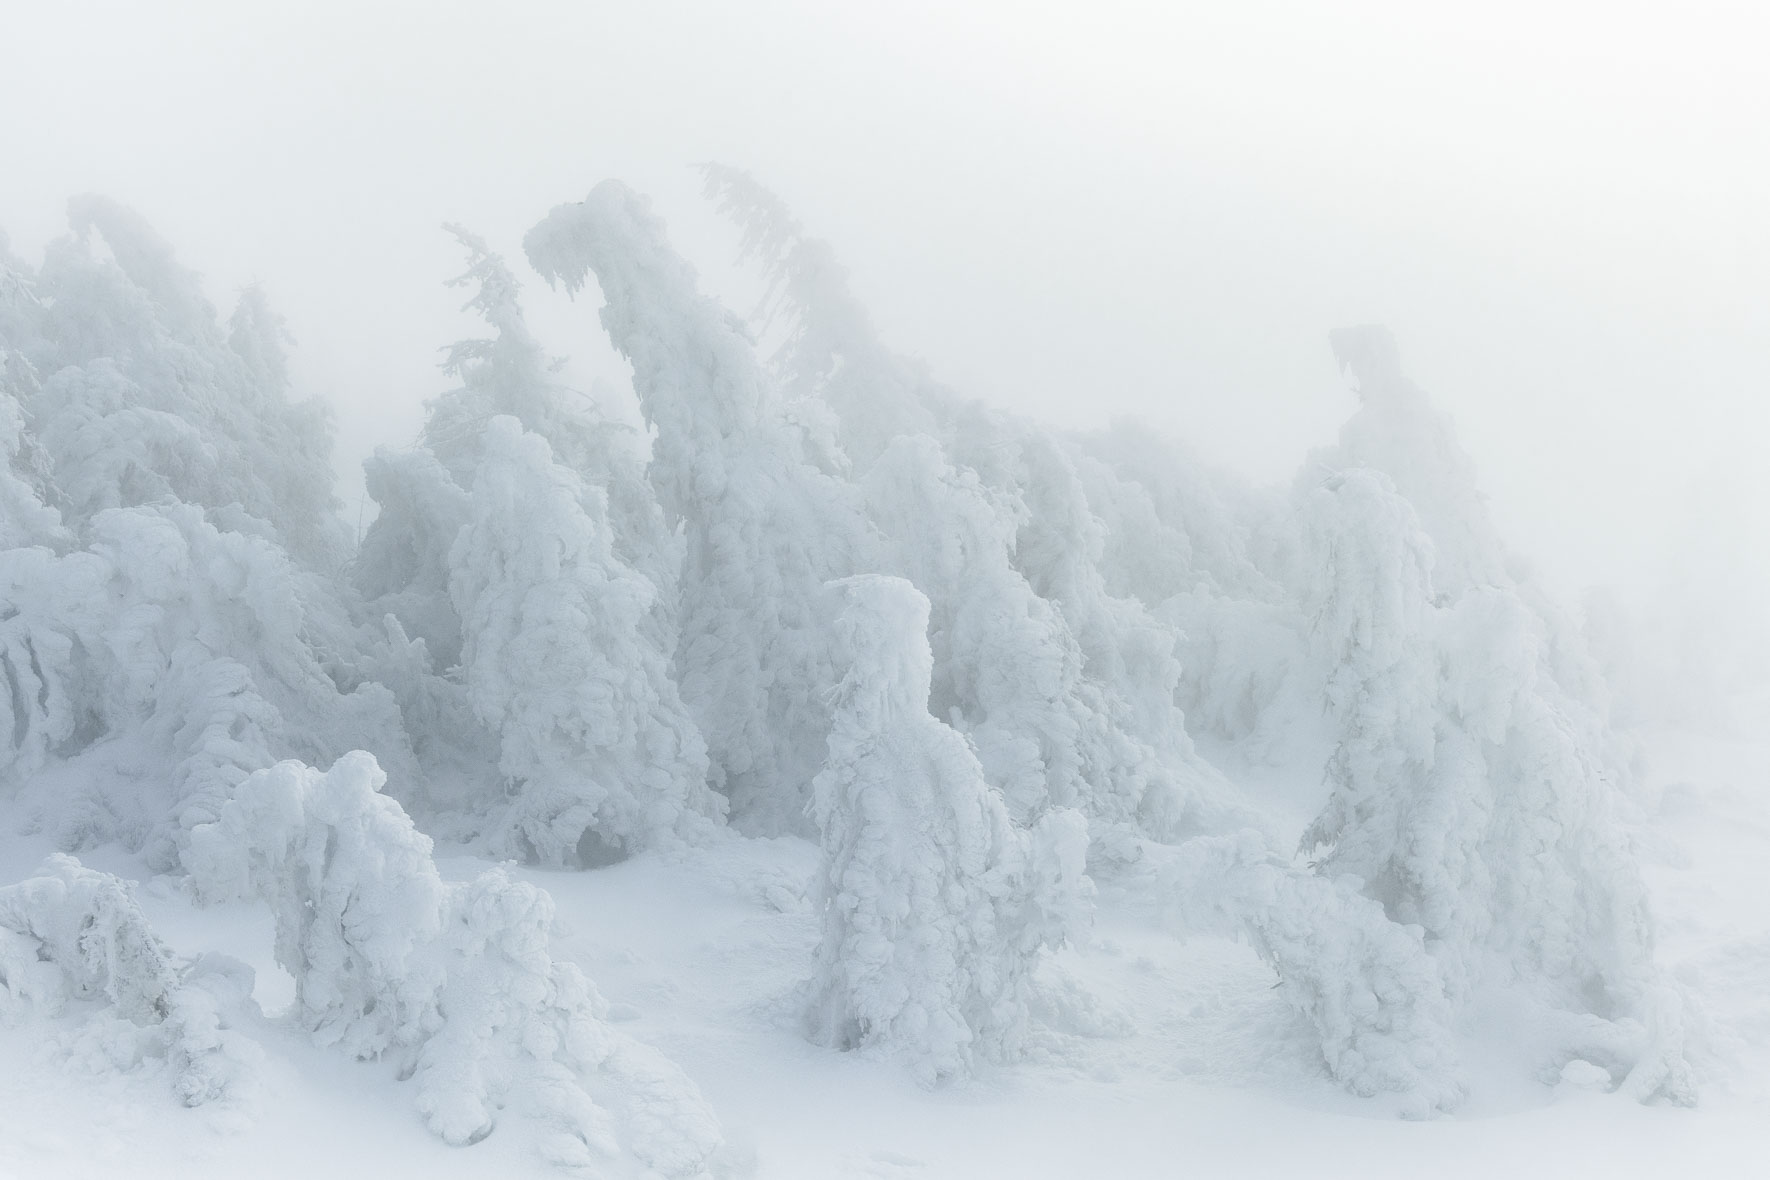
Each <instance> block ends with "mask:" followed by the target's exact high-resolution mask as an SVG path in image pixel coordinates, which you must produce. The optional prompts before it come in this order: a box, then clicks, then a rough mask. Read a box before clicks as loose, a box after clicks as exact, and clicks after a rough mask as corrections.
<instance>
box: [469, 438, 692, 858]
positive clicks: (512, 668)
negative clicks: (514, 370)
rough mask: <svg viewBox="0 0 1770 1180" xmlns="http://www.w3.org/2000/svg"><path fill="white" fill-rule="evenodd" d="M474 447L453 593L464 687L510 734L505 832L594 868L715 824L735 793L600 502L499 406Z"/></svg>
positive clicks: (644, 584)
mask: <svg viewBox="0 0 1770 1180" xmlns="http://www.w3.org/2000/svg"><path fill="white" fill-rule="evenodd" d="M479 448H480V455H481V457H480V462H479V467H478V470H477V472H476V474H475V475H474V478H473V497H472V499H473V504H472V510H471V511H472V516H471V519H470V521H469V523H468V525H467V527H466V528H465V529H463V530H462V532H461V534H460V536H459V537H458V538H457V540H456V542H455V546H454V549H453V551H452V552H451V554H450V566H451V569H452V573H451V575H450V592H451V596H452V597H453V599H454V603H455V609H456V611H457V613H458V614H459V616H460V618H461V621H462V629H463V633H464V635H465V636H466V641H465V643H464V644H463V647H462V653H461V662H462V670H463V673H464V676H465V683H466V685H467V690H468V695H469V698H470V700H471V701H472V704H473V708H474V711H475V712H476V713H477V714H478V715H479V717H480V719H481V720H482V721H484V722H485V724H486V725H488V726H489V727H491V728H492V730H493V731H494V732H496V733H498V734H499V736H500V743H501V749H502V753H501V756H500V758H499V767H500V769H501V770H502V772H503V775H504V778H505V781H506V783H507V784H508V790H509V792H510V795H511V798H510V802H509V805H508V808H507V810H506V812H505V814H504V815H503V817H502V818H501V819H500V821H499V825H500V827H501V828H502V829H503V830H504V831H505V832H506V833H507V835H506V837H505V839H506V840H508V841H509V843H511V844H512V845H513V846H515V847H516V848H518V849H520V850H521V851H524V852H526V853H528V854H529V855H530V856H531V857H533V858H537V859H540V860H542V861H546V862H549V863H553V864H582V865H586V866H595V865H599V864H606V863H608V862H609V861H610V860H613V859H619V858H620V857H622V856H624V855H626V854H628V853H630V852H632V851H634V850H636V849H638V848H643V847H646V846H648V845H652V844H655V843H657V842H658V841H659V840H661V839H668V838H674V837H680V836H683V835H687V834H689V833H691V832H693V831H695V830H697V826H698V827H705V826H706V821H707V820H709V819H711V818H714V817H717V816H719V815H721V814H722V813H723V810H724V808H723V802H724V801H723V800H722V799H719V798H718V797H717V796H715V795H713V793H712V792H711V791H710V790H708V788H707V786H706V778H707V755H706V750H705V747H704V745H703V744H702V742H701V737H700V733H699V731H698V730H697V729H696V728H695V725H694V722H693V721H692V720H690V718H689V716H688V713H687V711H686V710H685V709H684V707H683V705H682V701H681V698H680V697H679V696H678V695H677V691H676V685H675V683H674V682H673V681H672V680H671V679H670V675H669V671H670V669H669V653H668V652H666V651H662V650H660V649H659V648H657V647H656V646H655V645H654V644H653V643H652V634H653V633H652V632H651V631H650V630H648V628H647V627H646V621H647V619H648V618H649V617H650V614H651V610H652V602H653V599H654V597H655V596H656V594H657V590H656V589H655V588H654V587H653V586H652V584H651V583H650V582H649V581H647V580H646V579H645V578H643V577H642V576H640V575H639V574H637V573H635V572H634V571H633V570H631V569H630V568H628V567H627V566H625V565H624V564H622V563H621V561H620V559H619V558H618V557H617V556H616V555H615V552H614V545H613V535H612V530H611V529H610V527H609V523H608V517H607V514H606V512H605V511H603V504H602V501H601V499H600V498H599V497H598V496H597V495H596V494H595V490H594V489H586V488H585V487H584V486H583V484H582V483H581V481H580V480H579V479H578V478H577V477H576V476H575V475H573V474H572V473H571V472H570V471H568V470H566V469H565V468H564V467H562V466H560V465H559V464H557V463H555V462H554V459H553V453H552V451H551V450H550V449H549V448H548V446H547V443H546V441H545V440H544V439H542V438H540V437H539V436H538V435H534V434H530V433H527V432H525V431H524V430H523V429H522V427H521V426H520V425H519V424H518V423H517V421H516V420H515V419H514V418H510V417H498V418H494V419H493V420H492V421H491V422H490V423H489V424H488V425H487V426H486V427H485V429H484V430H483V431H482V433H481V436H480V440H479Z"/></svg>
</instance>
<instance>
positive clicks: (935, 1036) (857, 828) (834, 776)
mask: <svg viewBox="0 0 1770 1180" xmlns="http://www.w3.org/2000/svg"><path fill="white" fill-rule="evenodd" d="M836 587H837V589H838V590H839V591H840V592H841V594H842V595H843V596H844V598H845V599H846V603H845V606H844V608H843V610H842V611H841V614H840V616H839V618H838V620H837V631H838V633H839V636H840V640H841V648H842V650H843V651H844V652H845V653H846V655H847V657H848V661H849V666H848V671H847V674H846V675H845V676H844V677H843V679H842V681H841V683H840V685H839V686H838V688H837V693H836V716H835V721H834V724H833V727H832V730H831V733H830V740H829V760H828V762H827V763H826V764H825V766H824V769H823V771H822V772H821V773H820V774H819V775H818V777H817V780H816V783H815V789H814V794H813V804H812V806H813V813H814V815H815V816H816V819H817V824H818V828H819V830H820V832H821V833H822V843H823V851H824V859H823V868H822V871H821V875H820V879H821V881H822V891H823V904H822V910H823V934H822V942H821V943H820V945H819V948H818V970H817V975H816V977H815V978H814V980H813V981H812V985H811V993H812V994H811V1004H810V1009H809V1014H808V1025H809V1029H810V1031H811V1034H812V1036H813V1037H814V1039H816V1040H818V1041H820V1042H822V1043H825V1044H831V1045H835V1046H837V1047H839V1048H843V1049H854V1048H863V1047H876V1048H877V1049H878V1050H880V1051H882V1052H884V1053H885V1054H886V1055H888V1056H890V1057H893V1058H895V1059H897V1060H899V1061H901V1062H903V1063H904V1064H906V1065H908V1066H909V1067H910V1068H911V1070H913V1071H914V1073H915V1075H916V1077H917V1078H918V1079H919V1080H920V1081H922V1082H923V1083H924V1084H927V1085H932V1084H934V1083H937V1082H939V1081H942V1080H944V1079H947V1078H951V1077H953V1076H956V1075H959V1074H963V1073H965V1072H966V1071H968V1070H969V1068H970V1067H971V1064H972V1062H973V1060H974V1058H977V1057H982V1058H985V1059H991V1060H1000V1059H1004V1058H1009V1057H1012V1056H1013V1055H1014V1054H1015V1053H1016V1052H1017V1051H1018V1050H1019V1048H1020V1045H1021V1042H1022V1040H1023V1038H1024V1036H1025V1033H1026V1026H1027V1019H1028V993H1029V989H1030V985H1031V975H1032V969H1033V967H1034V966H1035V965H1036V963H1037V962H1038V960H1039V957H1040V955H1041V952H1042V951H1044V950H1045V949H1046V948H1048V947H1055V946H1057V945H1060V944H1061V943H1062V942H1063V940H1064V939H1065V937H1066V936H1067V935H1068V933H1069V932H1070V931H1071V930H1072V929H1073V928H1074V927H1075V925H1076V923H1077V922H1078V921H1080V919H1081V918H1082V916H1083V914H1084V912H1085V906H1086V896H1087V883H1086V878H1085V877H1084V876H1083V875H1082V866H1083V861H1084V859H1085V853H1086V846H1087V834H1086V823H1085V821H1084V820H1083V818H1082V816H1081V815H1080V814H1079V813H1077V812H1075V811H1071V810H1052V811H1049V812H1047V813H1046V814H1045V816H1044V817H1043V818H1042V819H1041V820H1040V821H1039V822H1038V824H1037V826H1035V827H1034V828H1032V829H1031V830H1025V829H1019V828H1016V827H1015V826H1014V824H1013V823H1012V821H1011V820H1010V818H1009V815H1008V809H1007V807H1006V805H1005V804H1004V803H1003V801H1002V799H1001V797H1000V795H998V794H997V793H996V792H995V791H994V790H992V789H991V788H990V786H989V784H988V782H987V780H986V779H985V778H984V774H983V768H982V767H981V766H980V765H979V764H978V761H977V757H976V755H975V754H974V753H973V752H972V750H971V747H970V746H969V744H968V743H966V741H965V739H964V738H963V737H962V736H961V735H959V734H958V733H956V732H954V731H953V730H952V729H950V728H948V727H947V726H945V725H943V724H941V723H940V722H939V721H936V720H935V719H934V718H933V717H931V716H930V715H929V713H928V705H927V701H928V689H929V681H930V676H931V670H932V657H931V655H930V654H929V649H928V641H927V637H926V630H927V625H928V600H927V599H926V598H924V597H923V596H922V595H921V594H920V593H919V592H918V591H917V590H916V589H915V588H914V587H913V586H911V585H910V584H909V583H908V582H905V581H903V580H902V579H900V578H885V577H877V576H866V577H859V578H850V579H846V580H844V581H842V582H840V583H837V584H836Z"/></svg>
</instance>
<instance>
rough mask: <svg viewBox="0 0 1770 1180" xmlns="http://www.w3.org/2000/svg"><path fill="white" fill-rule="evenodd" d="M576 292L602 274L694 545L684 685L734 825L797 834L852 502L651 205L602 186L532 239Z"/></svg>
mask: <svg viewBox="0 0 1770 1180" xmlns="http://www.w3.org/2000/svg"><path fill="white" fill-rule="evenodd" d="M524 247H525V249H526V250H527V251H528V255H529V260H530V261H531V262H532V263H533V264H534V266H535V268H536V269H537V270H538V271H540V272H541V274H542V275H543V276H545V277H546V278H547V279H548V280H549V281H557V282H562V283H564V285H565V286H566V288H567V289H568V290H570V291H573V292H576V291H577V290H579V289H580V288H582V287H583V285H584V284H585V282H586V281H587V280H588V279H589V278H590V276H591V275H592V274H594V275H595V277H596V279H597V281H598V282H599V283H600V284H601V287H602V293H603V297H604V299H605V300H606V301H607V302H606V306H605V307H604V308H603V310H602V324H603V327H604V328H605V329H606V330H607V331H608V334H609V337H610V339H611V340H613V342H614V345H615V347H616V348H617V349H619V350H620V351H621V352H622V353H623V354H624V355H625V356H626V357H627V359H628V360H629V361H630V362H632V364H633V381H634V389H635V390H636V391H637V393H638V395H639V403H640V407H641V409H642V410H643V411H644V413H645V416H646V419H647V421H649V422H650V423H651V424H652V426H653V427H654V428H655V429H656V431H657V440H656V443H655V445H654V448H653V454H652V461H651V465H650V467H649V468H648V474H649V476H650V479H651V483H652V486H653V487H654V488H655V489H656V491H657V495H658V499H659V500H660V502H661V503H662V504H663V506H664V510H665V512H666V514H667V516H668V519H669V520H670V521H671V522H672V523H673V524H675V523H680V524H681V525H682V527H683V529H684V530H685V535H686V540H687V553H686V556H685V561H684V566H683V577H682V615H681V636H680V640H679V644H678V647H677V660H676V663H677V670H678V674H679V677H680V683H681V686H682V696H683V699H684V700H685V701H686V702H687V703H688V706H689V709H690V711H691V712H692V713H693V715H694V717H695V720H696V721H697V722H698V723H699V725H700V728H701V732H702V734H703V735H704V736H705V738H706V742H707V748H708V752H709V754H710V755H711V757H712V760H713V765H714V768H715V780H716V782H718V783H719V784H720V785H721V787H722V788H723V790H724V791H725V792H726V793H727V794H728V795H729V796H730V798H731V801H732V815H733V818H734V820H735V821H738V822H741V823H743V824H744V825H746V826H748V827H750V828H752V829H755V830H760V831H769V832H780V831H791V830H803V828H804V826H805V821H804V805H805V800H806V798H807V794H808V792H809V785H810V781H811V778H812V776H813V775H814V774H815V773H816V769H817V763H818V751H819V750H820V749H821V748H822V743H823V739H824V734H825V732H826V730H827V728H828V716H827V712H826V709H825V706H824V705H823V695H824V691H825V689H826V688H827V687H828V686H829V685H830V684H832V683H833V682H834V674H833V672H832V670H831V663H830V657H829V653H828V651H827V649H826V644H825V638H824V636H823V634H822V632H821V629H820V628H819V626H818V623H817V617H816V615H817V608H816V604H817V601H818V599H819V596H820V594H821V586H822V583H823V582H824V581H825V580H826V579H828V578H830V577H833V576H839V575H843V574H847V573H850V572H852V571H853V570H854V569H856V568H865V567H866V566H867V565H868V564H869V561H868V560H867V550H868V548H869V545H870V539H869V537H868V535H867V529H866V525H865V521H864V518H863V516H862V515H861V513H860V510H859V506H858V504H857V503H856V497H855V496H854V493H853V490H852V489H851V488H850V487H848V486H846V485H844V484H841V483H839V482H837V481H836V480H834V479H832V478H830V477H829V476H828V475H826V474H824V473H823V472H821V471H819V470H818V469H817V468H816V467H815V466H813V465H812V464H811V463H809V462H808V461H807V459H806V457H805V453H804V447H803V442H802V436H800V435H799V434H798V433H796V432H795V431H794V430H793V429H792V428H791V427H790V426H789V425H788V424H787V423H786V422H785V421H784V420H783V419H782V418H781V416H780V415H779V413H778V406H777V405H776V404H775V398H774V395H773V391H772V390H771V388H770V385H769V381H768V379H767V376H766V375H765V373H764V372H763V370H762V368H761V366H760V364H759V363H758V361H757V360H756V358H755V355H754V353H753V351H752V349H751V346H750V343H749V342H748V341H747V340H746V339H745V338H744V337H743V335H742V334H741V333H740V331H739V330H738V326H737V325H736V324H734V322H733V321H732V318H731V317H730V315H729V314H728V313H726V312H725V311H724V310H723V309H722V308H720V307H719V306H718V304H716V303H715V302H714V301H713V300H711V299H709V298H708V297H706V296H704V295H702V294H700V293H699V291H698V290H697V289H696V286H695V277H694V272H693V270H692V269H691V268H690V267H689V266H688V264H687V263H686V262H684V261H683V260H682V259H681V258H680V257H679V256H677V255H676V254H675V253H674V252H673V251H672V250H671V249H670V247H669V245H668V243H667V242H666V240H665V238H664V233H663V226H662V224H661V223H660V222H659V220H658V219H657V218H656V217H655V216H654V215H653V214H652V213H651V212H650V210H649V209H648V208H647V206H646V203H645V201H644V200H643V199H642V198H641V197H639V196H638V194H636V193H634V192H633V191H632V190H630V189H628V188H627V187H626V186H624V185H622V184H619V183H618V182H615V181H605V182H604V183H602V184H600V185H598V186H597V187H596V189H595V190H594V191H593V192H592V193H591V194H590V196H589V197H588V198H586V199H585V200H584V201H582V202H580V203H578V204H575V205H561V206H559V207H557V208H555V209H554V210H553V211H552V212H551V213H550V214H548V216H547V218H546V219H545V220H543V221H542V222H541V223H540V224H539V225H537V226H536V227H535V228H534V229H532V230H530V231H529V233H528V235H527V237H526V238H525V239H524Z"/></svg>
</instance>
